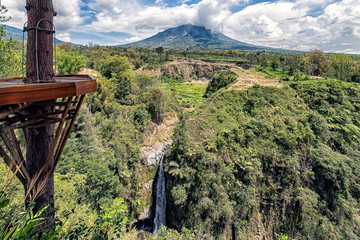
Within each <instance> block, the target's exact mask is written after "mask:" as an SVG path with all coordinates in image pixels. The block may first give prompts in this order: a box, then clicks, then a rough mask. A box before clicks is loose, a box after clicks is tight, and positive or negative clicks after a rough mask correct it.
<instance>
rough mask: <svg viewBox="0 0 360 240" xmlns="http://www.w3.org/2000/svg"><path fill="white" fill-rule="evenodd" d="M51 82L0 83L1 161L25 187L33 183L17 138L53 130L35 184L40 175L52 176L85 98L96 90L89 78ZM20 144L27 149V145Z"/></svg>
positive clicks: (11, 80)
mask: <svg viewBox="0 0 360 240" xmlns="http://www.w3.org/2000/svg"><path fill="white" fill-rule="evenodd" d="M54 80H55V81H54V82H50V83H42V82H40V83H24V81H23V78H6V79H0V139H2V142H1V141H0V157H1V158H3V160H4V161H5V162H6V164H7V165H8V166H9V167H10V169H11V170H12V171H13V172H14V174H16V176H17V177H18V179H19V180H20V181H21V182H22V183H23V185H24V186H27V185H28V184H29V183H31V182H32V181H33V180H34V179H33V178H32V177H30V175H29V172H28V171H27V169H26V167H25V164H24V163H25V157H24V154H23V151H24V149H25V146H20V145H21V144H20V141H19V136H20V135H23V137H24V138H25V139H27V132H28V131H29V130H31V131H36V129H38V128H42V127H45V126H48V125H52V126H53V127H54V130H55V132H54V134H55V135H54V137H53V141H52V143H51V148H50V152H49V154H48V156H47V158H46V162H45V163H44V165H43V166H42V168H41V169H40V172H39V175H37V176H36V177H35V180H36V181H37V179H38V178H39V176H40V174H41V173H44V174H45V173H49V174H50V175H51V174H52V173H53V172H54V170H55V167H56V165H57V163H58V161H59V159H60V155H61V152H62V151H63V149H64V147H65V143H66V140H67V138H68V137H69V135H70V132H71V128H72V127H73V126H74V123H75V120H76V117H77V115H78V113H79V110H80V107H81V105H82V103H83V101H84V99H85V95H86V94H88V93H92V92H96V90H97V84H96V80H95V79H94V78H92V77H91V76H89V75H61V76H56V77H55V79H54ZM18 130H22V131H18ZM21 132H23V134H21ZM23 144H25V145H26V144H27V141H25V142H23ZM48 168H49V170H48Z"/></svg>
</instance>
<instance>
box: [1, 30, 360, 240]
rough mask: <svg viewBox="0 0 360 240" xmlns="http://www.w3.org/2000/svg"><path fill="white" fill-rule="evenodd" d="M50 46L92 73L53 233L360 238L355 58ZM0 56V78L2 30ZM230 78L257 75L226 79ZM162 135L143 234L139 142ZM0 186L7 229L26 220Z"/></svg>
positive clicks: (359, 72) (13, 51)
mask: <svg viewBox="0 0 360 240" xmlns="http://www.w3.org/2000/svg"><path fill="white" fill-rule="evenodd" d="M57 54H58V55H57V69H58V74H76V73H79V72H81V73H85V74H92V75H94V76H95V77H96V78H97V81H98V91H97V93H95V94H92V95H89V96H87V98H86V105H85V107H84V108H83V109H82V110H81V113H80V115H79V117H78V120H77V122H76V125H75V127H74V129H73V131H72V133H71V136H70V139H69V141H68V144H67V146H66V148H65V150H64V154H63V156H62V159H61V161H60V163H59V166H58V168H57V171H56V174H55V188H56V192H55V206H56V210H57V211H56V214H57V224H58V225H59V226H62V229H61V231H60V232H59V233H58V237H59V238H60V239H111V238H120V239H135V238H137V237H139V238H140V237H143V238H146V239H154V238H157V239H230V238H231V237H233V236H235V237H236V239H260V238H261V237H267V238H269V239H292V238H295V239H359V238H360V237H359V236H360V215H359V211H358V209H359V207H360V206H359V204H360V202H359V200H360V167H359V166H360V164H359V159H360V149H359V146H360V116H359V112H360V57H359V56H354V55H346V54H342V53H334V54H328V53H324V52H322V51H320V50H313V51H311V52H308V53H299V52H268V51H237V50H224V51H220V50H211V51H206V50H202V51H196V50H193V51H172V50H164V49H163V48H156V49H141V48H135V49H132V48H122V47H104V46H99V45H95V44H89V46H79V47H75V46H73V45H71V44H60V45H58V46H57ZM0 56H1V61H0V75H1V77H10V76H19V75H20V74H21V51H20V43H18V42H16V41H13V40H12V39H9V38H6V37H5V33H4V29H3V28H1V29H0ZM179 59H181V60H179ZM184 59H185V60H184ZM176 61H177V62H179V61H180V62H181V61H182V62H181V64H183V62H185V63H186V64H185V66H186V67H183V68H176V66H178V65H174V64H173V63H174V62H176ZM181 66H182V65H181ZM190 67H191V68H190ZM189 69H190V70H189ZM159 73H160V74H159ZM243 76H252V77H254V78H258V79H260V80H259V81H258V83H256V84H252V85H251V86H249V87H248V86H246V87H244V88H243V89H237V88H235V87H234V86H236V84H237V81H239V79H241V77H243ZM249 78H250V77H249ZM204 79H205V80H204ZM245 80H246V78H245ZM249 81H250V80H249ZM262 81H273V82H274V81H277V82H278V85H279V86H280V87H275V86H262V83H263V82H262ZM204 82H205V83H204ZM278 85H277V86H278ZM171 123H173V124H172V125H171ZM175 125H176V127H175V128H174V129H173V131H169V132H167V135H166V134H163V135H161V134H162V133H164V132H166V131H167V130H169V129H168V128H171V127H169V126H172V127H174V126H175ZM170 130H172V129H170ZM168 138H171V140H172V142H173V144H172V146H171V147H170V148H169V149H168V150H167V159H166V162H165V174H166V178H167V184H166V192H167V196H168V208H167V219H168V227H169V228H168V229H167V230H165V228H164V230H163V232H161V233H160V234H159V235H158V236H157V237H156V236H154V235H152V234H150V233H145V232H142V231H138V230H136V228H135V227H134V224H135V223H136V222H137V221H138V219H139V218H140V216H141V215H142V214H143V213H144V210H146V209H147V208H148V207H149V206H152V204H153V193H152V185H151V184H150V185H149V183H152V180H153V179H154V178H155V176H156V171H157V167H155V166H151V165H148V164H144V161H143V159H142V157H141V154H142V152H143V147H144V146H145V145H151V144H154V143H155V142H161V141H165V139H168ZM0 172H1V176H4V178H5V176H7V169H6V168H5V166H4V164H1V165H0ZM144 186H150V187H148V188H146V187H144ZM1 187H2V188H4V189H5V190H6V199H8V200H10V204H9V205H7V204H5V205H6V206H5V205H4V208H1V213H0V215H1V217H0V226H1V230H3V229H4V230H8V229H9V228H7V227H8V226H13V225H16V224H20V225H21V224H23V222H24V221H26V215H24V213H23V210H24V209H23V199H22V189H21V188H20V184H18V182H17V180H16V179H13V180H12V181H11V184H10V185H9V186H8V187H7V185H6V184H5V185H1ZM0 190H1V189H0ZM4 194H5V192H4ZM4 196H5V195H0V198H1V199H3V198H4ZM0 207H2V206H0ZM14 216H19V217H14ZM148 217H151V214H149V216H148ZM9 223H10V225H9ZM0 234H4V233H1V232H0ZM2 237H3V235H2Z"/></svg>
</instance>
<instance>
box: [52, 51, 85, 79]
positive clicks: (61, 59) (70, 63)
mask: <svg viewBox="0 0 360 240" xmlns="http://www.w3.org/2000/svg"><path fill="white" fill-rule="evenodd" d="M85 66H86V57H84V56H81V55H78V54H76V53H74V52H66V51H65V50H63V49H61V48H59V49H58V51H57V67H58V71H59V74H75V73H78V72H79V71H80V69H81V68H83V67H85Z"/></svg>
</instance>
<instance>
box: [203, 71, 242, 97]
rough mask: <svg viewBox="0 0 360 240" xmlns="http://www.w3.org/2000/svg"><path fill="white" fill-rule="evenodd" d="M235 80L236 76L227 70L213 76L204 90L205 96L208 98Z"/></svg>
mask: <svg viewBox="0 0 360 240" xmlns="http://www.w3.org/2000/svg"><path fill="white" fill-rule="evenodd" d="M236 79H237V75H236V74H235V73H233V72H231V71H229V70H228V71H222V72H221V73H220V74H215V75H214V76H213V78H212V79H211V81H210V83H209V85H208V86H207V88H206V93H205V96H207V97H209V96H210V95H211V94H213V93H214V92H216V91H217V90H219V89H220V88H223V87H227V86H229V85H230V84H231V83H234V82H235V81H236Z"/></svg>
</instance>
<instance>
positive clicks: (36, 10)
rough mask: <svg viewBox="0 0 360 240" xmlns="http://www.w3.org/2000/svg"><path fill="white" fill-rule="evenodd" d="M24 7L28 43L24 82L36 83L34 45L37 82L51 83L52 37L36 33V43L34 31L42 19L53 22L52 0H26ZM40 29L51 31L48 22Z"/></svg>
mask: <svg viewBox="0 0 360 240" xmlns="http://www.w3.org/2000/svg"><path fill="white" fill-rule="evenodd" d="M27 2H28V3H27V5H26V9H27V14H28V28H30V29H29V30H28V42H27V56H26V82H36V80H37V76H36V75H37V69H36V45H37V48H38V62H39V64H38V66H39V69H38V70H39V80H41V81H48V82H49V81H53V80H54V70H53V35H52V34H51V33H50V32H47V31H38V42H37V43H36V30H35V27H36V26H37V24H38V22H39V21H40V20H42V19H48V20H50V21H53V19H54V16H55V14H56V13H55V11H54V7H53V4H52V0H28V1H27ZM39 27H40V28H42V29H49V30H51V29H52V25H51V23H50V22H48V21H42V22H41V23H40V25H39Z"/></svg>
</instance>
